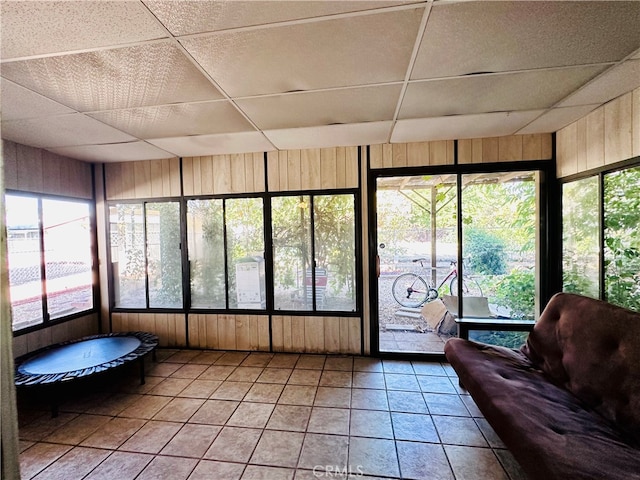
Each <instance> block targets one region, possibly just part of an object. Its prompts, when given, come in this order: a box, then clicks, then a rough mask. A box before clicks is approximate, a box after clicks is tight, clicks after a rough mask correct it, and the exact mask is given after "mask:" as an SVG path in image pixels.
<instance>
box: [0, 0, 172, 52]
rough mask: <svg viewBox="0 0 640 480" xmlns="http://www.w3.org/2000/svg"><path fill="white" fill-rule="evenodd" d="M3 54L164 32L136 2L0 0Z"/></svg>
mask: <svg viewBox="0 0 640 480" xmlns="http://www.w3.org/2000/svg"><path fill="white" fill-rule="evenodd" d="M1 8H2V30H1V33H0V36H1V39H2V42H1V51H2V58H3V59H7V58H16V57H25V56H30V55H41V54H48V53H54V52H65V51H70V50H82V49H89V48H96V47H104V46H107V45H122V44H125V43H132V42H138V41H144V40H151V39H156V38H162V37H166V36H167V34H166V31H165V30H164V29H163V28H162V26H161V25H159V24H158V22H157V21H155V19H154V18H153V16H152V15H151V14H150V13H149V12H148V11H147V9H146V8H145V7H144V5H142V4H141V3H140V2H131V1H128V2H123V1H99V2H96V1H93V2H88V1H82V2H77V1H76V2H69V1H33V0H28V1H14V0H12V1H3V2H2V3H1Z"/></svg>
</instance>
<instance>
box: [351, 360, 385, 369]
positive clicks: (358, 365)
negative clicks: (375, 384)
mask: <svg viewBox="0 0 640 480" xmlns="http://www.w3.org/2000/svg"><path fill="white" fill-rule="evenodd" d="M353 371H354V372H382V371H383V369H382V360H380V359H378V358H371V357H355V358H354V359H353Z"/></svg>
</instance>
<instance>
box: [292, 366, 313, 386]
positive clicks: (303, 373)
mask: <svg viewBox="0 0 640 480" xmlns="http://www.w3.org/2000/svg"><path fill="white" fill-rule="evenodd" d="M321 374H322V370H303V369H300V368H294V369H293V372H291V376H290V377H289V381H288V382H287V383H288V384H289V385H312V386H316V385H318V383H319V382H320V375H321Z"/></svg>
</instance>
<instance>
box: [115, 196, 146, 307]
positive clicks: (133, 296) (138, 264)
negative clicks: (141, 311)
mask: <svg viewBox="0 0 640 480" xmlns="http://www.w3.org/2000/svg"><path fill="white" fill-rule="evenodd" d="M109 217H110V220H109V222H110V230H111V261H112V262H113V263H112V266H113V284H114V299H115V306H116V307H133V308H145V307H146V303H147V302H146V296H145V258H144V220H143V208H142V203H130V204H119V205H114V206H110V207H109Z"/></svg>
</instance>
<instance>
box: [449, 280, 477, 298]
mask: <svg viewBox="0 0 640 480" xmlns="http://www.w3.org/2000/svg"><path fill="white" fill-rule="evenodd" d="M449 293H451V295H456V296H457V295H458V277H453V278H452V279H451V283H450V284H449ZM462 296H463V297H482V288H480V284H479V283H478V282H476V281H475V280H474V279H473V278H463V279H462Z"/></svg>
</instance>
